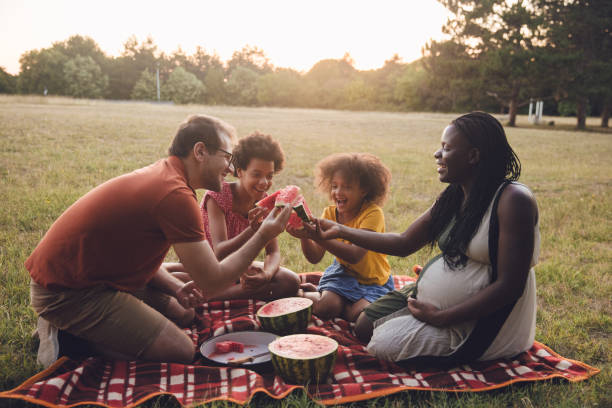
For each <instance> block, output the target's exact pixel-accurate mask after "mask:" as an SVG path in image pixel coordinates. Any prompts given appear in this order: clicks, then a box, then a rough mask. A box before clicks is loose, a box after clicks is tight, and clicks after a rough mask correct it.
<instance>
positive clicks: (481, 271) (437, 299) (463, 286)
mask: <svg viewBox="0 0 612 408" xmlns="http://www.w3.org/2000/svg"><path fill="white" fill-rule="evenodd" d="M490 268H491V266H490V265H488V264H483V263H480V262H476V261H474V260H471V259H468V261H467V264H466V265H465V267H463V268H456V269H451V268H450V267H448V266H447V265H446V264H445V263H444V258H442V257H440V258H438V259H437V260H436V261H435V262H434V263H432V264H431V265H430V266H429V267H428V268H427V269H426V270H424V271H423V272H421V273H422V274H423V276H422V277H421V279H420V280H419V283H418V287H417V299H418V300H422V301H424V302H428V303H431V304H433V305H434V306H436V307H437V308H439V309H448V308H449V307H451V306H454V305H456V304H458V303H461V302H463V301H465V300H467V299H469V298H470V297H471V296H473V295H474V294H476V293H478V292H479V291H480V290H482V289H483V288H485V287H486V286H488V285H489V282H490V278H489V270H490Z"/></svg>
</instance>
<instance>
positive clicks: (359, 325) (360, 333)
mask: <svg viewBox="0 0 612 408" xmlns="http://www.w3.org/2000/svg"><path fill="white" fill-rule="evenodd" d="M373 331H374V324H373V322H372V321H371V320H370V318H369V317H368V316H366V314H365V313H364V312H361V314H360V315H359V317H358V318H357V322H356V323H355V335H356V336H357V338H358V339H359V340H360V341H362V342H363V343H369V342H370V339H371V338H372V332H373Z"/></svg>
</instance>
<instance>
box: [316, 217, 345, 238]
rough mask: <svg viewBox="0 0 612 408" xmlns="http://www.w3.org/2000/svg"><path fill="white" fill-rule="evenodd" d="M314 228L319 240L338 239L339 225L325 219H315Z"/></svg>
mask: <svg viewBox="0 0 612 408" xmlns="http://www.w3.org/2000/svg"><path fill="white" fill-rule="evenodd" d="M314 228H315V230H316V232H317V236H318V237H319V239H322V240H326V239H335V238H339V237H340V228H341V225H340V224H338V223H337V222H334V221H332V220H328V219H325V218H315V219H314Z"/></svg>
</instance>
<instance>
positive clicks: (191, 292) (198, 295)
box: [176, 281, 204, 309]
mask: <svg viewBox="0 0 612 408" xmlns="http://www.w3.org/2000/svg"><path fill="white" fill-rule="evenodd" d="M176 300H178V302H179V303H180V304H181V306H183V307H184V308H185V309H189V308H192V307H195V306H197V305H199V304H200V303H202V302H204V295H202V292H201V291H200V289H198V286H197V285H196V283H195V282H194V281H189V282H187V283H185V284H184V285H183V286H181V287H180V288H178V290H177V291H176Z"/></svg>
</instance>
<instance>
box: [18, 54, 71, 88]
mask: <svg viewBox="0 0 612 408" xmlns="http://www.w3.org/2000/svg"><path fill="white" fill-rule="evenodd" d="M67 60H68V57H67V56H66V55H65V54H64V53H63V52H62V51H60V50H58V49H57V48H46V49H42V50H32V51H28V52H26V53H24V54H22V55H21V58H19V63H20V65H21V72H20V74H19V78H18V80H17V89H18V90H19V92H20V93H26V94H28V93H35V94H42V93H44V91H45V89H46V90H47V91H48V93H50V94H55V95H65V93H66V92H65V90H66V81H65V77H64V64H65V63H66V61H67Z"/></svg>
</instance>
